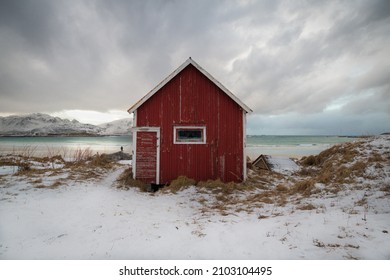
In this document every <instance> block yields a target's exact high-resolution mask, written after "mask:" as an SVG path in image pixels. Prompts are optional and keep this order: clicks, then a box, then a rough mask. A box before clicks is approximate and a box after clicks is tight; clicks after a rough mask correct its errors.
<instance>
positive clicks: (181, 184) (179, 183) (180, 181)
mask: <svg viewBox="0 0 390 280" xmlns="http://www.w3.org/2000/svg"><path fill="white" fill-rule="evenodd" d="M195 185H196V181H195V180H194V179H191V178H188V177H186V176H179V177H177V179H175V180H173V181H172V182H171V183H170V184H169V186H166V187H164V188H163V191H170V192H172V193H177V192H178V191H180V190H182V189H184V188H186V187H189V186H195Z"/></svg>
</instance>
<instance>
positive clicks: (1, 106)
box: [0, 0, 390, 135]
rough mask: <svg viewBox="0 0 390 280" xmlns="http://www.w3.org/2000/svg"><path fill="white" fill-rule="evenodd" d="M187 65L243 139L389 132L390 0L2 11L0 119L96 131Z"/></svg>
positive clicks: (44, 0) (44, 1)
mask: <svg viewBox="0 0 390 280" xmlns="http://www.w3.org/2000/svg"><path fill="white" fill-rule="evenodd" d="M189 56H191V57H192V58H193V59H194V60H195V61H196V62H197V63H198V64H200V65H201V66H202V67H203V68H205V69H206V70H207V71H208V72H209V73H210V74H211V75H213V76H214V77H215V78H216V79H217V80H219V81H220V82H221V83H222V84H224V85H225V86H226V87H227V88H228V89H230V90H231V91H232V92H233V93H234V94H235V95H236V96H237V97H239V98H240V99H241V100H242V101H243V102H244V103H245V104H247V105H248V106H249V107H250V108H252V109H253V113H251V114H250V115H249V116H248V131H247V132H248V134H322V135H323V134H338V135H340V134H343V135H344V134H353V135H362V134H378V133H382V132H386V131H387V132H390V1H387V0H383V1H379V0H366V1H363V0H362V1H353V0H348V1H274V0H268V1H210V0H204V1H202V0H198V1H194V0H193V1H182V0H180V1H179V0H177V1H175V0H171V1H158V0H153V1H141V0H140V1H135V0H115V1H113V0H111V1H108V0H107V1H104V0H96V1H95V0H85V1H82V0H75V1H69V0H67V1H60V0H58V1H53V0H31V1H28V0H25V1H22V0H9V1H6V0H2V1H0V115H2V116H6V115H10V114H25V113H32V112H45V113H50V114H52V115H56V116H60V117H66V118H71V119H73V118H76V119H78V120H79V121H82V122H89V123H95V124H96V123H102V122H107V121H111V120H114V119H118V118H123V117H128V116H129V115H128V114H127V112H126V110H127V109H128V108H129V107H130V106H131V105H132V104H133V103H135V102H136V101H137V100H138V99H140V98H141V97H142V96H143V95H145V94H146V93H147V92H148V91H149V90H151V89H152V88H153V87H154V86H155V85H156V84H158V83H159V82H160V81H161V80H162V79H164V78H165V77H166V76H167V75H169V74H170V73H171V72H172V71H173V70H174V69H176V68H177V67H178V66H180V64H182V63H183V62H184V61H185V60H186V59H187V58H188V57H189Z"/></svg>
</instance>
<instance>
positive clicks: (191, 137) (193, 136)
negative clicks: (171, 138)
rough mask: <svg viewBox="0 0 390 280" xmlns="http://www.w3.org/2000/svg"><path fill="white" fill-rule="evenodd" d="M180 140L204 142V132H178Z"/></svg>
mask: <svg viewBox="0 0 390 280" xmlns="http://www.w3.org/2000/svg"><path fill="white" fill-rule="evenodd" d="M177 136H178V137H177V138H178V140H179V141H180V140H186V141H202V130H201V129H198V130H187V129H185V130H178V135H177Z"/></svg>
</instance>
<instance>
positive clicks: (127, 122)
mask: <svg viewBox="0 0 390 280" xmlns="http://www.w3.org/2000/svg"><path fill="white" fill-rule="evenodd" d="M132 126H133V120H132V119H130V118H128V119H121V120H116V121H112V122H109V123H104V124H100V125H99V128H101V129H102V131H101V132H100V134H101V135H130V134H131V131H130V130H131V127H132Z"/></svg>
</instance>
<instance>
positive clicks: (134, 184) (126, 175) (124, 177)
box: [117, 168, 147, 192]
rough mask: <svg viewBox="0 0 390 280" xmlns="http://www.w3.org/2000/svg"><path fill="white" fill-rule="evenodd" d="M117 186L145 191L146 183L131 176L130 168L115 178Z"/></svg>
mask: <svg viewBox="0 0 390 280" xmlns="http://www.w3.org/2000/svg"><path fill="white" fill-rule="evenodd" d="M117 183H118V184H117V187H118V188H119V189H124V190H128V189H130V188H138V189H139V190H140V191H142V192H146V191H147V185H146V184H145V183H143V182H141V181H139V180H135V179H134V178H133V171H132V170H131V168H128V169H126V170H125V171H124V172H123V173H122V174H121V175H120V176H119V178H118V179H117Z"/></svg>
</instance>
